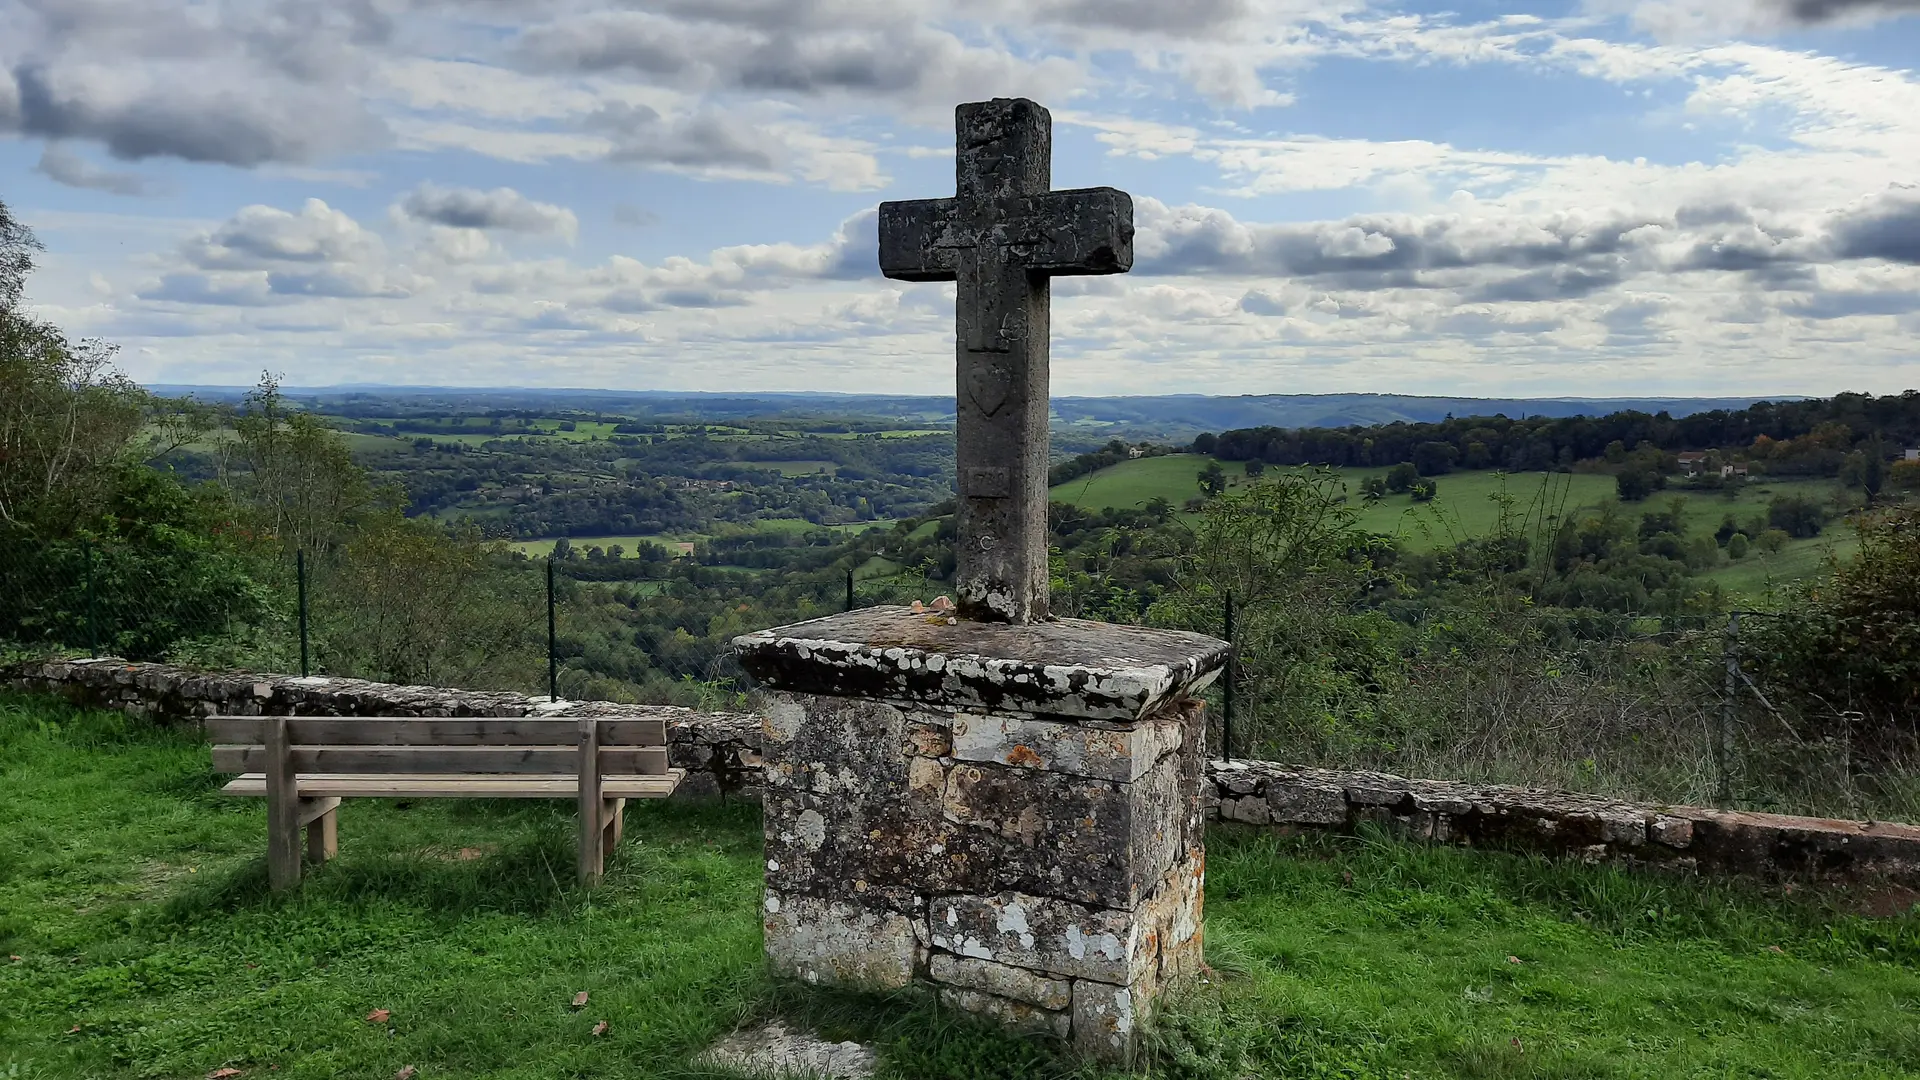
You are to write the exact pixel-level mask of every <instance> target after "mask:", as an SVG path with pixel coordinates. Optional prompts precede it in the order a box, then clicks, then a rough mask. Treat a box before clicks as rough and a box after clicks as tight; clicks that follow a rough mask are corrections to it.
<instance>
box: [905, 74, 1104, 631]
mask: <svg viewBox="0 0 1920 1080" xmlns="http://www.w3.org/2000/svg"><path fill="white" fill-rule="evenodd" d="M954 126H955V128H956V131H957V138H956V142H955V146H954V159H955V167H954V176H955V180H954V186H955V196H954V197H953V198H951V199H920V200H915V201H911V202H888V203H881V204H880V270H881V272H882V273H884V274H885V275H886V276H887V277H890V278H897V279H899V280H902V281H953V282H956V283H957V292H958V296H957V299H956V301H955V309H956V312H955V319H954V322H955V330H956V333H955V351H956V354H957V361H958V363H957V367H958V371H957V378H956V380H955V382H956V395H955V397H956V419H957V423H956V425H955V444H956V451H957V454H956V456H957V458H958V461H957V465H958V469H957V478H958V481H959V489H960V499H959V503H958V505H957V507H956V509H955V513H954V518H955V526H956V533H957V536H956V538H955V545H956V551H955V556H956V560H957V563H958V567H957V569H956V570H955V572H954V591H955V593H956V594H957V596H958V598H959V606H960V614H961V615H962V616H964V617H966V618H969V619H974V620H978V621H983V622H1011V623H1032V622H1038V621H1043V620H1045V619H1046V618H1047V617H1048V608H1047V578H1048V573H1047V414H1048V400H1047V337H1048V324H1047V316H1048V293H1049V287H1048V280H1049V279H1050V278H1052V277H1055V276H1057V275H1063V274H1123V273H1125V272H1127V271H1128V270H1130V269H1132V268H1133V200H1132V199H1131V198H1129V197H1128V196H1127V194H1126V192H1123V191H1116V190H1115V189H1113V188H1104V187H1102V188H1082V189H1078V190H1073V191H1053V190H1050V189H1051V188H1052V186H1053V180H1052V171H1053V170H1052V164H1053V118H1052V117H1051V116H1050V115H1049V114H1048V113H1047V110H1046V109H1044V108H1041V107H1040V106H1039V105H1037V104H1035V103H1033V102H1031V101H1028V100H1026V99H1024V98H995V99H994V100H992V101H976V102H972V103H969V104H965V105H961V106H960V107H959V108H957V109H955V110H954Z"/></svg>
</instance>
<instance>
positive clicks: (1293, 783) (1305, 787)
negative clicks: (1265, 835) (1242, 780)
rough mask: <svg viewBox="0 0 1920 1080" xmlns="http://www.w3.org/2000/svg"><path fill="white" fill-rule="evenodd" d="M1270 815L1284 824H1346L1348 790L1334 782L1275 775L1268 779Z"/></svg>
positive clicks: (1276, 822) (1276, 821) (1275, 821)
mask: <svg viewBox="0 0 1920 1080" xmlns="http://www.w3.org/2000/svg"><path fill="white" fill-rule="evenodd" d="M1266 802H1267V810H1268V817H1269V819H1270V820H1272V821H1273V822H1274V823H1275V824H1283V825H1344V824H1346V821H1347V793H1346V791H1344V790H1343V789H1341V788H1339V787H1337V786H1335V785H1332V784H1320V783H1315V782H1313V781H1310V780H1295V779H1281V778H1278V777H1276V778H1274V779H1272V780H1269V781H1268V782H1267V800H1266Z"/></svg>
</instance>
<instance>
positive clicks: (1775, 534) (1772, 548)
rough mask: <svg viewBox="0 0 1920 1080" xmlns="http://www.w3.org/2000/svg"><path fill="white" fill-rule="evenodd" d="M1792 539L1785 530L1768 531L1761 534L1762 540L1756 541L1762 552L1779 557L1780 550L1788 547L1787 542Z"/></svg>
mask: <svg viewBox="0 0 1920 1080" xmlns="http://www.w3.org/2000/svg"><path fill="white" fill-rule="evenodd" d="M1791 539H1793V538H1792V537H1790V536H1788V535H1787V534H1786V531H1785V530H1783V529H1768V530H1766V531H1765V532H1762V533H1761V534H1760V539H1758V540H1756V541H1755V543H1757V544H1759V545H1760V550H1761V551H1764V552H1766V553H1767V554H1769V555H1778V554H1780V549H1781V548H1784V547H1786V546H1787V541H1788V540H1791Z"/></svg>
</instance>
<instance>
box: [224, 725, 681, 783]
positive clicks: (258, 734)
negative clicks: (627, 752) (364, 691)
mask: <svg viewBox="0 0 1920 1080" xmlns="http://www.w3.org/2000/svg"><path fill="white" fill-rule="evenodd" d="M270 719H271V718H270V717H264V716H214V717H209V718H208V720H207V722H206V727H207V736H208V737H209V738H210V739H211V740H212V741H213V742H216V743H243V744H246V745H258V744H263V743H265V742H266V737H267V736H266V731H267V723H268V722H269V720H270ZM597 723H598V728H599V742H600V745H601V746H602V747H606V748H612V747H644V746H665V745H667V724H666V721H664V720H653V719H645V718H618V719H605V720H600V721H598V722H597ZM579 731H580V721H579V720H577V719H573V718H566V717H560V718H554V717H526V716H519V717H497V718H496V717H452V718H444V719H443V718H418V717H386V716H291V717H288V718H287V738H288V740H289V741H290V742H291V743H292V744H293V745H295V746H412V747H432V746H565V747H576V746H578V745H579ZM560 771H561V772H569V771H571V767H569V768H567V769H561V770H560Z"/></svg>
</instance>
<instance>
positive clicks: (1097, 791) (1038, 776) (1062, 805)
mask: <svg viewBox="0 0 1920 1080" xmlns="http://www.w3.org/2000/svg"><path fill="white" fill-rule="evenodd" d="M941 807H942V811H943V813H944V816H945V817H946V818H947V820H949V821H952V822H954V823H957V824H960V825H964V826H967V827H968V829H967V831H969V832H974V833H978V834H982V835H983V836H985V837H991V838H992V839H993V840H994V841H995V842H996V843H995V844H994V845H993V846H992V849H993V850H994V851H995V853H996V857H995V859H994V862H993V866H992V868H991V875H992V877H991V880H992V883H993V884H992V886H991V888H992V889H993V890H995V891H1005V890H1012V891H1018V892H1029V893H1034V894H1036V895H1042V896H1053V897H1059V898H1061V899H1068V900H1075V901H1079V902H1081V903H1087V904H1100V905H1106V906H1112V907H1132V906H1133V905H1134V904H1135V903H1137V902H1138V901H1139V899H1140V897H1142V896H1144V895H1145V894H1146V892H1147V890H1149V889H1151V888H1152V886H1153V883H1154V882H1155V881H1157V880H1158V879H1159V877H1160V875H1161V874H1163V873H1165V872H1166V869H1167V867H1169V866H1171V865H1173V861H1174V859H1175V858H1176V857H1178V855H1179V853H1180V851H1181V850H1182V849H1183V847H1184V846H1185V842H1186V837H1187V831H1188V829H1189V827H1190V826H1191V825H1193V824H1195V823H1191V822H1189V820H1188V819H1189V817H1190V816H1197V814H1196V811H1195V809H1194V806H1193V805H1192V799H1191V796H1190V795H1187V794H1186V793H1183V792H1182V791H1181V789H1180V779H1179V773H1178V770H1177V768H1176V766H1175V763H1174V761H1173V760H1172V759H1171V758H1168V759H1163V760H1162V762H1161V764H1159V765H1158V766H1156V767H1155V768H1154V769H1153V770H1151V771H1150V772H1149V773H1148V774H1147V775H1146V776H1144V777H1142V778H1141V779H1140V780H1139V781H1137V782H1135V783H1132V784H1117V783H1113V782H1110V781H1102V780H1093V779H1089V778H1086V777H1080V776H1073V775H1069V774H1062V773H1050V772H1040V771H1036V770H1032V769H1023V768H1019V767H1017V766H1010V765H998V764H993V763H989V762H977V763H974V762H969V763H963V764H956V765H955V766H954V767H953V768H951V769H949V770H948V771H947V781H946V788H945V790H944V792H943V796H942V802H941Z"/></svg>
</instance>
